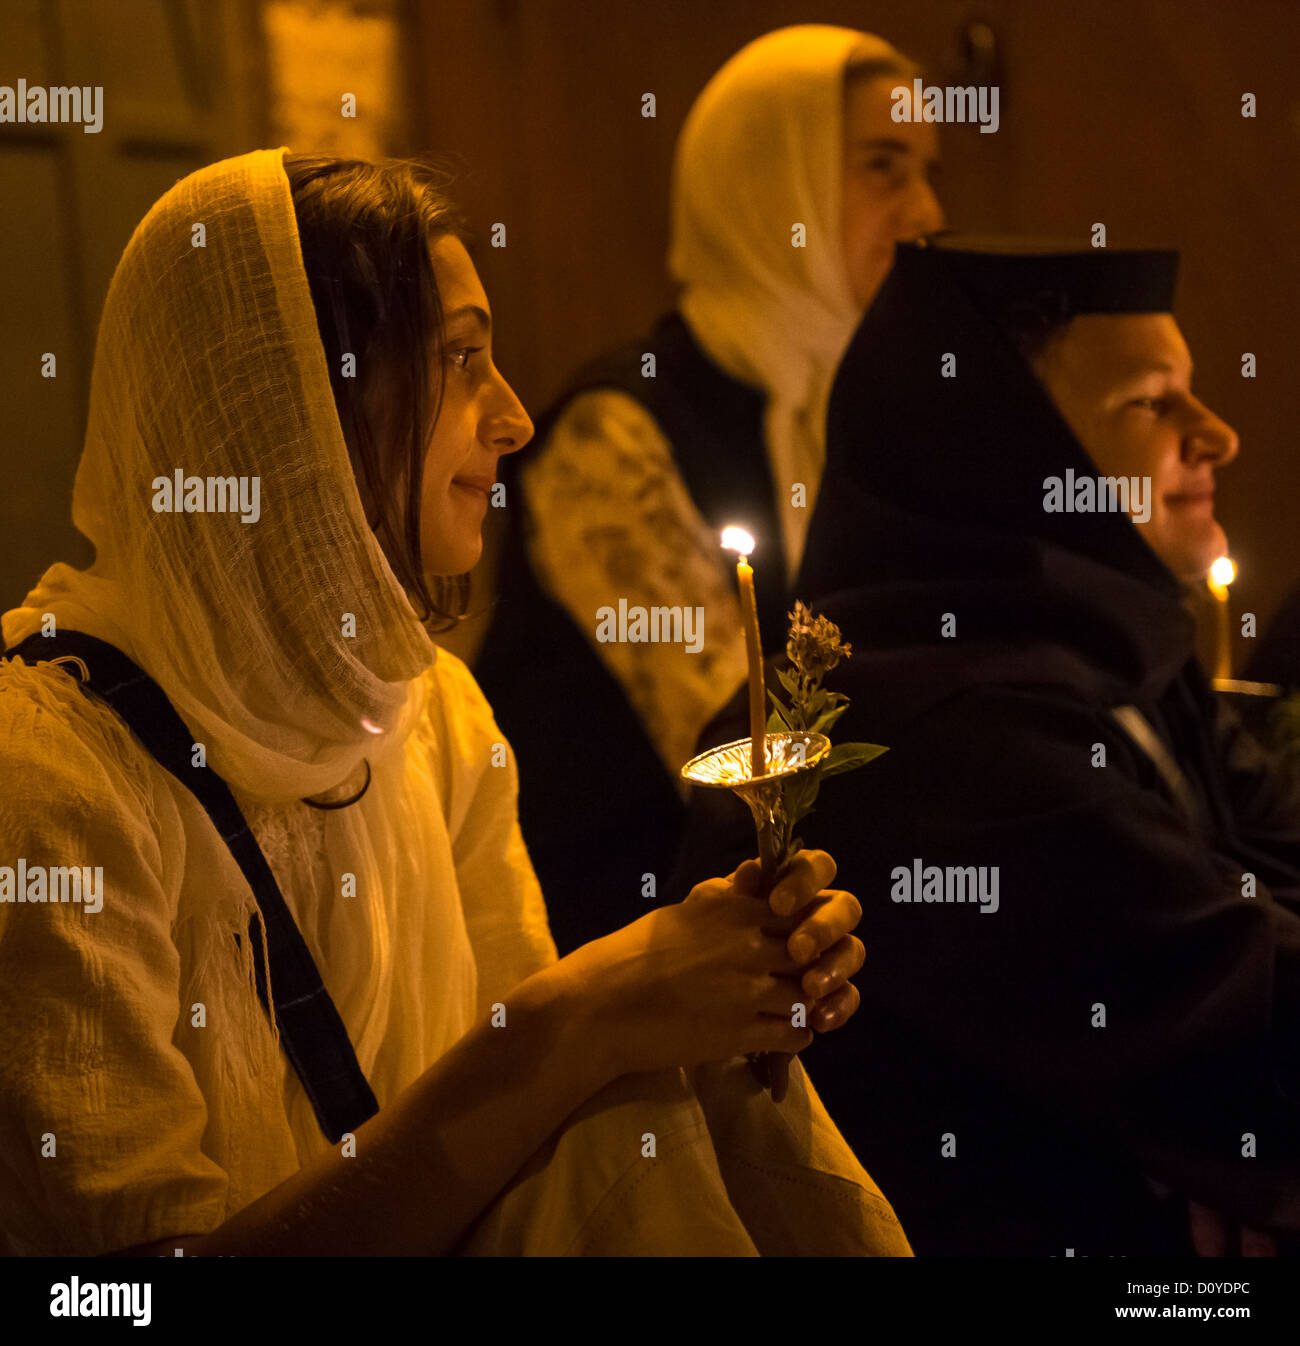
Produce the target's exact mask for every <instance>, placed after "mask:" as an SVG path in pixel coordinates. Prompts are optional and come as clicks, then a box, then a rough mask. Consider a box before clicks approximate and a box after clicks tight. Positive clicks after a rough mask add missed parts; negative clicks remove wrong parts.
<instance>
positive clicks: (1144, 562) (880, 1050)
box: [679, 249, 1300, 1256]
mask: <svg viewBox="0 0 1300 1346" xmlns="http://www.w3.org/2000/svg"><path fill="white" fill-rule="evenodd" d="M947 352H951V353H955V354H956V357H957V371H958V377H957V379H955V380H952V381H950V382H949V383H948V384H947V385H946V386H945V385H943V384H942V383H940V382H938V381H937V379H932V378H931V377H930V375H931V371H934V373H935V374H937V372H938V370H939V368H940V355H941V354H942V353H947ZM864 424H870V426H871V430H872V433H871V436H870V440H869V442H866V437H865V436H863V435H861V434H860V433H859V432H858V429H857V427H859V426H861V425H864ZM828 446H829V448H828V465H827V472H826V477H825V478H824V481H823V487H822V492H821V497H820V500H819V503H818V507H817V511H816V514H815V515H814V518H813V520H812V528H811V531H810V534H809V540H808V545H807V549H806V552H805V561H804V567H803V571H802V573H801V577H800V579H799V581H798V582H797V584H796V586H795V593H796V594H798V595H799V596H801V597H804V598H805V599H811V600H812V606H813V608H814V610H815V611H821V612H825V613H826V614H827V615H828V616H829V617H830V618H831V619H832V620H834V621H835V622H837V623H838V624H839V625H840V626H841V628H842V631H843V636H844V638H845V639H846V640H848V641H851V642H852V644H853V654H852V657H851V658H850V659H849V660H848V661H847V662H846V663H843V664H841V666H840V667H839V668H837V669H836V670H835V671H834V672H832V673H831V674H830V675H829V676H828V678H827V681H826V685H827V686H828V687H829V688H832V689H834V690H838V691H842V692H845V693H847V694H848V695H849V696H850V697H851V698H852V704H851V706H850V708H849V710H848V711H847V712H846V713H845V714H844V716H843V717H842V719H841V720H840V721H839V723H838V724H837V725H836V726H835V728H834V730H833V737H834V739H835V740H836V741H844V740H867V741H871V742H877V743H883V744H886V745H888V747H889V752H888V753H886V754H885V755H884V756H883V757H881V758H879V759H877V760H876V761H874V762H872V763H870V764H869V765H867V766H866V767H864V768H862V769H860V770H858V771H856V772H854V773H851V774H849V775H845V776H841V777H837V778H834V779H831V780H829V781H827V782H826V783H825V784H824V785H823V787H822V791H821V795H820V797H819V800H818V803H817V807H816V811H815V813H814V814H813V815H812V816H811V817H810V818H809V819H808V820H807V822H805V823H804V824H803V825H802V826H801V827H800V829H799V830H800V832H801V835H802V836H803V838H804V840H805V843H806V844H807V845H809V846H814V847H822V848H824V849H826V850H829V851H830V852H831V853H832V854H833V855H834V856H835V858H836V860H837V862H838V865H839V875H838V877H837V880H836V885H837V886H840V885H842V886H844V887H847V888H849V889H850V890H852V891H853V892H855V893H856V894H857V895H858V896H859V898H860V899H861V900H862V903H863V907H864V913H865V914H864V917H863V920H862V924H861V926H860V928H859V931H858V934H859V935H860V937H861V938H862V940H863V941H864V943H865V944H866V948H867V959H866V964H865V966H864V967H863V969H862V971H861V972H860V973H859V974H858V976H857V977H856V978H855V982H856V984H857V986H858V988H859V990H860V991H861V994H862V1006H861V1008H860V1010H859V1011H858V1013H857V1015H856V1016H855V1017H854V1018H853V1019H852V1020H851V1021H850V1023H849V1025H848V1026H847V1027H845V1028H843V1029H841V1030H839V1031H837V1032H834V1033H831V1034H829V1035H827V1036H825V1037H824V1038H819V1040H818V1041H817V1042H815V1043H814V1045H813V1046H812V1047H811V1048H810V1049H809V1050H808V1052H807V1053H805V1056H804V1060H805V1062H806V1063H807V1066H808V1069H809V1073H810V1075H811V1077H812V1079H813V1081H814V1083H815V1084H816V1085H817V1087H818V1089H819V1090H820V1092H821V1093H822V1096H823V1098H824V1100H825V1102H826V1104H827V1106H828V1108H829V1109H830V1111H831V1114H832V1115H833V1116H834V1118H835V1119H836V1121H837V1122H838V1123H839V1125H840V1127H841V1129H842V1130H843V1132H844V1134H845V1136H846V1138H847V1139H848V1140H849V1142H850V1144H852V1145H853V1146H854V1148H855V1149H856V1150H857V1152H858V1154H859V1156H860V1158H861V1159H862V1161H863V1163H864V1164H865V1165H866V1166H867V1168H868V1169H869V1171H870V1172H871V1173H872V1174H873V1176H874V1177H875V1178H876V1179H877V1181H878V1182H879V1183H880V1185H881V1188H882V1190H883V1191H884V1192H885V1193H886V1195H887V1196H888V1197H889V1199H890V1200H891V1201H892V1202H893V1204H894V1206H895V1209H896V1210H897V1212H898V1214H899V1218H900V1220H901V1221H902V1224H903V1227H904V1229H905V1230H906V1232H907V1234H908V1237H909V1238H910V1239H911V1241H912V1244H913V1247H914V1248H915V1249H916V1251H917V1252H918V1254H921V1255H926V1254H981V1253H1004V1254H1023V1255H1056V1256H1064V1255H1066V1253H1067V1250H1070V1249H1073V1250H1074V1253H1075V1255H1092V1256H1107V1255H1133V1254H1140V1253H1179V1252H1187V1251H1189V1250H1190V1244H1189V1242H1188V1236H1187V1220H1186V1214H1185V1207H1184V1205H1182V1204H1180V1199H1181V1197H1182V1196H1185V1195H1190V1196H1191V1197H1193V1198H1195V1199H1197V1200H1199V1201H1201V1202H1203V1203H1205V1204H1206V1205H1208V1206H1210V1207H1212V1208H1214V1209H1215V1210H1217V1211H1219V1212H1221V1213H1222V1214H1223V1215H1224V1216H1225V1217H1227V1218H1228V1219H1229V1220H1231V1221H1234V1222H1243V1223H1246V1224H1251V1225H1257V1226H1260V1227H1265V1228H1274V1229H1281V1230H1285V1231H1297V1230H1300V782H1297V780H1296V778H1295V777H1294V776H1292V775H1288V774H1287V773H1286V772H1285V771H1284V770H1283V768H1282V767H1281V765H1280V764H1279V763H1277V762H1274V761H1272V760H1270V759H1268V758H1266V757H1265V755H1264V754H1263V752H1262V750H1261V749H1260V748H1259V747H1258V745H1257V744H1256V743H1255V742H1254V740H1253V739H1251V738H1250V736H1249V735H1247V734H1245V733H1244V732H1243V731H1242V730H1241V728H1240V726H1239V724H1238V723H1237V722H1236V721H1235V719H1234V717H1233V716H1232V714H1231V712H1230V711H1229V710H1228V709H1227V707H1226V706H1224V705H1223V704H1221V703H1217V702H1216V699H1215V697H1214V694H1213V693H1212V692H1211V691H1210V690H1209V688H1208V685H1207V682H1206V679H1205V677H1204V675H1203V674H1202V672H1201V671H1200V669H1199V666H1198V665H1197V664H1196V663H1195V661H1194V659H1193V657H1192V643H1193V642H1192V638H1193V626H1192V621H1191V618H1190V617H1189V616H1188V614H1187V612H1186V611H1185V610H1184V607H1183V606H1182V603H1181V601H1180V589H1179V586H1178V585H1177V583H1176V582H1175V581H1174V579H1173V577H1172V575H1170V574H1169V572H1168V571H1167V570H1166V569H1165V567H1164V566H1163V565H1162V564H1161V562H1160V561H1159V559H1158V558H1157V557H1156V556H1155V554H1154V553H1153V552H1152V551H1151V550H1150V549H1149V548H1148V547H1147V545H1146V543H1145V542H1144V541H1143V540H1142V538H1141V536H1140V534H1139V532H1138V530H1137V529H1136V528H1134V527H1133V525H1132V524H1131V523H1130V522H1129V521H1128V520H1127V519H1126V518H1124V517H1123V516H1115V515H1111V516H1099V515H1093V516H1080V515H1048V514H1045V513H1044V511H1043V509H1042V495H1043V486H1042V482H1043V479H1044V477H1045V476H1047V475H1048V474H1050V473H1053V472H1059V471H1061V470H1062V469H1064V468H1065V467H1066V466H1073V467H1074V468H1075V469H1076V470H1077V471H1092V472H1093V473H1094V474H1095V472H1096V469H1095V468H1094V467H1092V466H1091V464H1090V462H1089V460H1088V459H1087V458H1086V455H1084V453H1083V450H1082V448H1081V447H1080V446H1079V445H1078V443H1077V441H1075V440H1074V438H1073V436H1072V435H1071V434H1070V432H1069V430H1068V428H1067V427H1066V426H1065V424H1064V422H1063V421H1062V420H1061V418H1060V417H1059V415H1058V414H1057V413H1056V411H1055V408H1054V406H1053V405H1052V404H1051V402H1050V400H1049V399H1048V398H1047V397H1046V395H1045V394H1044V393H1043V391H1042V390H1041V388H1040V387H1039V385H1038V384H1037V383H1036V381H1035V380H1034V379H1033V378H1032V376H1031V375H1030V373H1029V371H1028V368H1027V367H1026V366H1025V365H1024V364H1023V363H1022V362H1021V361H1020V359H1019V357H1018V356H1017V355H1016V354H1015V353H1014V352H1013V350H1012V348H1011V346H1010V345H1009V343H1007V342H1006V341H1004V340H1003V338H1002V337H1001V335H1000V332H999V331H998V330H997V328H996V327H995V326H994V325H993V324H992V323H991V321H990V320H989V319H988V318H986V317H985V316H984V314H983V313H982V311H981V310H980V307H979V305H978V303H977V302H976V301H975V299H974V298H973V297H972V294H971V292H970V291H969V290H968V289H967V288H965V287H964V286H963V285H962V284H961V283H960V282H959V281H958V280H957V279H956V278H955V277H954V276H953V275H952V274H951V272H950V271H949V269H947V268H946V267H945V264H944V260H943V258H942V257H941V256H940V255H937V254H935V253H933V252H932V253H930V254H929V255H927V254H926V252H925V251H924V250H923V249H915V250H910V249H904V250H901V251H900V260H899V263H898V265H897V266H896V268H895V271H894V273H893V274H892V276H891V279H890V280H889V282H887V284H886V287H885V290H884V291H883V292H882V295H881V297H880V299H879V300H878V301H877V304H876V305H875V306H874V307H873V309H872V310H871V312H870V313H869V314H868V315H867V318H866V319H865V320H864V323H863V326H862V327H861V328H860V329H859V332H858V334H857V336H856V337H855V339H854V342H853V344H852V345H851V347H850V350H849V353H848V355H847V356H846V359H845V362H844V365H843V367H842V369H841V371H840V374H839V376H838V379H837V383H836V387H835V391H834V394H833V398H832V404H831V411H830V422H829V427H828ZM945 614H951V615H952V617H953V619H954V620H955V623H956V625H955V634H954V635H951V636H949V635H945V634H943V632H944V630H945V625H944V620H945V618H944V615H945ZM947 629H949V630H951V629H952V627H951V624H949V626H948V628H947ZM1121 706H1136V707H1137V708H1138V709H1139V711H1141V713H1142V714H1143V715H1144V716H1145V718H1146V720H1147V721H1148V723H1149V724H1150V725H1151V726H1152V728H1153V729H1154V730H1155V731H1156V733H1157V734H1158V735H1159V736H1160V739H1161V740H1163V742H1164V743H1165V745H1166V746H1167V749H1168V751H1169V753H1170V754H1172V756H1173V758H1174V759H1175V760H1176V762H1177V764H1178V765H1179V767H1180V768H1181V771H1182V773H1183V777H1184V779H1185V780H1186V781H1187V782H1189V783H1190V786H1191V797H1190V798H1188V799H1187V800H1186V801H1185V802H1180V800H1179V797H1178V794H1177V793H1176V792H1175V790H1174V789H1173V788H1171V786H1170V785H1168V784H1167V783H1166V780H1165V777H1164V776H1163V775H1162V774H1161V772H1160V770H1159V769H1158V768H1157V766H1156V765H1155V763H1154V761H1153V759H1152V758H1151V757H1150V756H1148V754H1147V753H1146V752H1145V751H1144V750H1143V749H1142V748H1141V747H1140V746H1139V745H1138V744H1137V743H1136V742H1135V741H1134V739H1133V738H1131V737H1130V736H1129V734H1128V733H1127V732H1126V731H1125V729H1124V728H1123V727H1121V725H1120V724H1119V723H1118V722H1117V721H1116V720H1115V719H1114V717H1113V715H1112V711H1113V709H1114V708H1115V707H1121ZM744 723H745V710H744V704H743V701H742V699H741V698H740V697H737V699H736V700H735V701H734V702H733V703H732V705H731V706H730V707H729V708H728V710H727V711H726V712H724V714H723V715H722V716H721V717H719V719H718V720H717V721H715V723H714V724H713V725H711V726H710V727H709V728H708V729H707V730H706V731H705V733H704V734H703V735H702V737H701V746H704V745H705V744H706V743H709V742H721V741H725V740H727V739H729V738H734V737H737V736H738V734H741V733H743V732H744V729H743V725H744ZM1099 749H1100V750H1101V751H1104V759H1103V758H1102V756H1101V751H1099ZM1102 760H1104V763H1105V764H1104V766H1103V765H1099V764H1098V763H1099V762H1100V761H1102ZM752 848H753V829H752V824H751V823H750V822H749V817H748V814H747V812H745V811H744V809H743V808H741V807H740V806H739V805H737V804H736V803H735V801H733V800H730V799H728V798H726V797H724V796H722V795H719V794H715V793H713V792H710V791H704V790H700V791H697V797H696V802H695V806H694V809H693V813H692V818H691V821H690V825H689V831H688V836H687V840H686V843H685V846H684V850H683V854H682V857H681V862H680V865H679V872H703V871H705V870H708V871H713V870H716V871H718V872H725V870H726V868H727V867H729V866H730V865H732V864H734V863H736V862H737V861H738V860H739V859H740V858H743V857H744V856H746V855H748V854H750V853H751V851H752ZM916 860H920V861H921V862H923V864H924V865H925V866H937V867H940V868H941V869H946V868H947V867H954V869H956V868H962V869H964V868H965V867H968V866H973V867H976V870H977V871H978V870H979V869H980V868H981V867H983V868H984V869H985V871H986V872H987V873H989V874H990V875H991V872H992V870H993V868H994V867H996V869H997V872H998V885H999V904H998V907H997V910H996V911H992V910H989V911H985V910H983V909H982V908H981V906H980V905H978V904H970V903H966V904H961V903H949V902H942V903H940V902H923V901H920V902H910V903H909V902H903V901H896V900H894V894H895V892H897V891H900V889H901V886H896V879H895V873H896V870H897V869H898V868H899V867H905V868H907V869H909V870H910V869H911V867H912V865H913V863H914V861H916ZM1246 874H1251V875H1253V876H1254V887H1253V894H1254V895H1253V896H1245V895H1243V887H1245V888H1246V889H1247V890H1248V891H1249V890H1250V883H1249V881H1247V880H1244V879H1243V876H1244V875H1246ZM1103 1024H1104V1026H1102V1025H1103ZM1252 1138H1253V1140H1252ZM945 1144H947V1147H948V1149H949V1150H950V1151H952V1153H951V1154H946V1153H945ZM1252 1145H1253V1150H1254V1152H1253V1155H1250V1156H1249V1157H1248V1155H1247V1152H1248V1151H1250V1150H1251V1147H1252ZM1148 1177H1150V1178H1152V1179H1155V1180H1157V1181H1158V1182H1161V1183H1163V1184H1165V1185H1167V1186H1169V1187H1171V1188H1173V1189H1174V1190H1175V1192H1176V1193H1177V1194H1178V1196H1177V1198H1176V1199H1174V1200H1170V1201H1164V1202H1162V1201H1161V1200H1158V1199H1157V1197H1156V1196H1155V1195H1153V1193H1152V1190H1151V1188H1150V1186H1149V1185H1148V1183H1147V1181H1146V1179H1147V1178H1148Z"/></svg>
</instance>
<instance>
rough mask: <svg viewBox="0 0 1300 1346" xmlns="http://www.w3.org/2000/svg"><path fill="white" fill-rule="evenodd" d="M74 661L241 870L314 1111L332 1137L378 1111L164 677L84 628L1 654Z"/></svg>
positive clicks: (278, 1008) (268, 878) (264, 867)
mask: <svg viewBox="0 0 1300 1346" xmlns="http://www.w3.org/2000/svg"><path fill="white" fill-rule="evenodd" d="M15 655H17V656H20V657H21V658H22V659H23V661H24V662H26V663H31V664H35V663H36V662H37V661H40V662H51V661H55V660H58V661H60V662H66V663H71V664H74V665H77V666H78V667H77V672H78V674H79V681H80V685H81V689H82V691H83V692H86V693H87V694H93V695H95V696H97V697H99V698H100V699H101V700H103V701H105V702H107V703H108V705H109V706H111V707H112V708H113V710H115V711H116V712H117V713H118V715H120V716H121V717H122V719H123V720H124V721H125V722H126V724H127V726H128V727H129V728H130V729H131V731H132V732H133V733H134V734H135V736H136V738H138V739H139V740H140V742H141V743H143V744H144V746H145V747H146V748H147V749H148V750H149V751H150V753H152V754H153V756H154V758H155V759H156V760H157V762H158V764H159V765H160V766H163V767H165V768H166V769H167V770H168V771H169V772H171V774H172V775H173V776H175V777H176V779H177V780H178V781H180V783H181V784H182V785H184V786H185V788H186V789H187V790H189V791H190V792H191V794H193V795H194V797H195V798H196V799H197V800H198V801H199V803H200V804H202V805H203V808H204V811H205V812H206V813H207V815H208V817H209V818H211V819H212V823H213V826H214V827H216V829H217V832H218V834H219V835H220V837H221V839H222V841H224V842H225V843H226V845H227V847H229V849H230V853H231V855H232V856H234V858H235V863H236V864H237V865H238V866H239V868H240V872H241V873H242V874H243V876H244V878H245V879H246V880H247V881H248V886H249V887H250V888H251V889H252V890H253V896H254V897H255V898H256V899H257V905H258V907H259V908H260V909H261V913H262V921H263V923H264V925H265V928H266V948H267V962H268V964H269V969H270V978H271V985H272V986H273V987H274V989H275V1011H274V1022H275V1023H276V1024H277V1025H278V1027H279V1030H280V1042H281V1043H282V1045H283V1046H284V1051H285V1055H286V1056H287V1057H288V1058H289V1061H290V1063H291V1064H292V1066H293V1068H294V1070H295V1071H296V1072H297V1075H298V1078H299V1079H300V1080H301V1081H302V1087H303V1088H304V1089H305V1090H306V1092H307V1097H308V1098H309V1099H311V1105H312V1108H313V1110H314V1111H315V1113H316V1120H317V1121H318V1122H319V1123H320V1128H321V1130H322V1131H323V1132H324V1133H325V1137H326V1139H327V1140H329V1141H330V1142H337V1141H338V1140H339V1138H340V1137H341V1136H343V1135H344V1133H346V1132H349V1131H355V1130H356V1129H357V1127H359V1126H360V1125H361V1124H362V1122H364V1121H366V1120H367V1119H368V1118H370V1117H373V1116H374V1115H375V1113H377V1112H378V1111H379V1104H378V1103H377V1102H376V1100H375V1096H374V1093H373V1092H372V1091H371V1088H370V1085H369V1083H368V1082H367V1080H366V1077H365V1074H364V1072H363V1071H362V1069H361V1066H360V1064H359V1063H358V1061H357V1056H356V1052H355V1051H353V1049H352V1042H351V1040H350V1039H349V1038H348V1031H347V1028H346V1027H345V1026H344V1024H343V1020H342V1019H341V1018H340V1017H339V1012H338V1010H337V1009H336V1008H335V1005H334V1002H333V1000H331V999H330V995H329V992H328V991H327V990H326V989H325V986H324V983H323V982H322V981H321V977H320V973H319V972H318V971H317V968H316V964H315V961H314V960H313V959H312V956H311V952H310V951H309V950H308V948H307V944H306V942H305V941H304V939H303V937H302V933H301V932H300V931H299V929H298V927H297V925H296V924H295V923H294V919H293V916H292V914H291V913H290V911H289V908H288V907H287V906H286V905H285V901H284V896H283V894H282V893H281V892H280V887H279V885H278V884H277V883H276V881H275V876H274V875H273V874H272V873H271V868H270V866H269V865H268V864H267V862H266V857H265V856H264V855H263V854H262V848H261V847H260V846H259V845H258V844H257V838H256V837H254V835H253V833H252V831H251V830H250V828H249V826H248V823H247V821H246V820H245V818H244V816H243V814H242V813H241V812H240V810H239V805H238V804H236V803H235V799H234V796H233V795H232V794H231V793H230V789H229V787H228V786H227V785H226V783H225V781H224V780H222V779H221V777H220V776H219V775H217V773H216V772H215V771H213V770H212V768H211V767H208V766H206V765H205V766H194V765H193V762H192V753H193V735H192V734H191V733H190V731H189V729H188V728H186V726H185V722H184V721H183V720H182V719H181V717H180V716H179V715H178V714H177V713H176V710H175V708H174V707H173V706H172V704H171V702H170V701H168V699H167V697H166V695H165V694H164V693H163V690H162V688H161V687H159V686H158V684H157V683H156V682H154V680H153V679H152V678H151V677H150V676H149V675H148V674H147V673H146V672H145V671H144V670H143V669H142V668H140V667H139V666H138V665H137V664H135V663H134V662H132V660H130V659H128V658H127V657H126V655H125V654H123V653H122V651H121V650H119V649H118V648H117V647H116V646H114V645H110V644H109V643H108V642H107V641H103V640H100V639H98V638H97V637H95V636H90V635H87V634H85V632H82V631H60V632H58V633H57V634H56V635H53V636H44V635H41V634H40V633H39V632H38V633H36V634H35V635H31V636H28V637H27V638H26V639H25V640H23V641H21V642H20V643H19V644H17V645H15V646H13V647H12V648H10V649H8V650H5V652H4V655H3V657H4V658H6V659H10V658H13V657H14V656H15ZM257 927H258V922H257V918H256V917H254V918H253V919H252V921H251V922H250V923H249V938H250V939H251V940H252V943H253V961H254V966H255V969H256V977H257V994H258V997H259V999H260V1000H261V1002H262V1008H263V1009H264V1010H266V1012H267V1016H268V1017H271V1013H272V1012H271V1009H270V1007H269V1004H268V1000H267V972H266V969H265V968H264V967H263V965H262V960H261V958H260V957H259V956H258V949H259V947H260V945H261V938H260V935H259V932H258V928H257Z"/></svg>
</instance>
